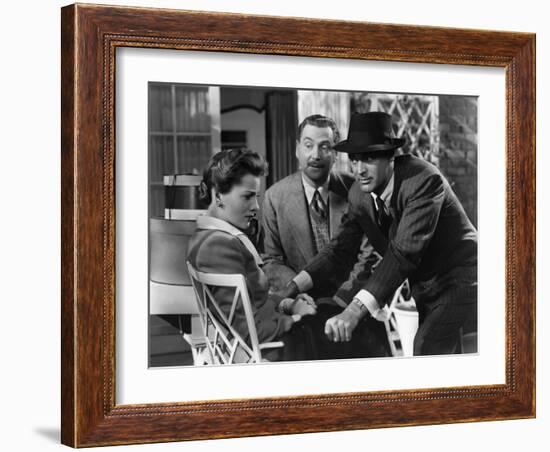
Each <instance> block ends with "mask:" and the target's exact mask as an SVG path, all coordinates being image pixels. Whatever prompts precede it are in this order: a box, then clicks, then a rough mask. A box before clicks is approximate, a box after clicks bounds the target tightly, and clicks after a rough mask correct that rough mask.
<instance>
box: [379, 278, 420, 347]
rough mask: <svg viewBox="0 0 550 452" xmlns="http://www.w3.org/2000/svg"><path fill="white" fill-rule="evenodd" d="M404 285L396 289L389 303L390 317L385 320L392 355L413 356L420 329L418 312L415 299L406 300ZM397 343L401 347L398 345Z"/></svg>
mask: <svg viewBox="0 0 550 452" xmlns="http://www.w3.org/2000/svg"><path fill="white" fill-rule="evenodd" d="M402 289H403V285H401V286H399V288H398V289H397V290H396V291H395V294H394V295H393V298H392V301H391V303H390V305H389V310H390V318H389V319H388V320H386V321H385V322H384V326H385V327H386V334H387V336H388V341H389V343H390V350H391V354H392V356H413V343H414V336H415V334H416V331H417V329H418V312H417V311H416V306H415V304H414V300H413V299H412V298H411V299H410V301H406V300H405V298H404V297H403V293H402ZM397 344H399V345H400V347H399V348H398V347H397Z"/></svg>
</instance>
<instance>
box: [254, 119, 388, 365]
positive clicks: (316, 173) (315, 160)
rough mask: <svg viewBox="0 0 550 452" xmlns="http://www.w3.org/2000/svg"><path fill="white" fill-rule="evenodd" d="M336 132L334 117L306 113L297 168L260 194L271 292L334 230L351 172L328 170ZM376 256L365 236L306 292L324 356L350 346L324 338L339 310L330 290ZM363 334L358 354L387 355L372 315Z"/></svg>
mask: <svg viewBox="0 0 550 452" xmlns="http://www.w3.org/2000/svg"><path fill="white" fill-rule="evenodd" d="M339 137H340V134H339V131H338V127H337V125H336V123H335V121H334V120H333V119H331V118H328V117H326V116H322V115H319V114H315V115H311V116H308V117H306V118H305V119H304V120H303V121H301V123H300V124H299V125H298V139H297V141H296V158H297V160H298V167H299V169H298V171H297V172H295V173H293V174H291V175H289V176H287V177H285V178H283V179H281V180H280V181H278V182H277V183H275V184H274V185H272V186H271V187H269V189H268V190H267V191H266V193H265V197H264V202H263V205H262V232H263V248H264V250H263V254H262V258H263V261H264V265H263V267H262V270H263V271H264V272H265V274H266V276H267V277H268V279H269V285H270V288H271V289H273V290H275V291H277V290H280V289H281V288H283V287H284V286H286V284H287V283H288V282H289V281H290V280H291V279H292V278H293V277H294V276H296V274H297V273H298V272H299V271H300V270H302V268H304V266H305V265H306V264H307V263H308V262H309V261H310V260H311V259H312V258H313V257H314V256H315V255H316V254H317V253H318V252H319V251H321V250H322V249H323V248H324V247H325V246H326V245H327V244H328V243H329V242H330V240H331V238H333V237H335V236H336V234H337V232H338V228H339V225H340V224H341V222H342V216H343V214H344V212H345V210H346V209H347V206H348V202H347V197H348V191H349V189H350V188H351V187H352V185H353V183H354V178H353V176H352V175H351V174H349V173H342V172H337V171H335V170H334V169H333V165H334V162H335V158H336V153H335V151H334V145H335V144H336V143H337V142H338V141H339ZM379 259H380V256H379V255H378V254H377V253H375V252H374V251H373V248H372V245H370V243H369V242H368V240H366V239H364V240H363V241H362V244H361V247H360V251H359V253H356V254H355V256H353V257H351V258H350V259H348V261H347V262H346V264H345V265H341V266H340V267H339V268H338V269H337V271H334V272H333V273H332V274H331V275H330V276H329V277H327V278H325V279H324V280H323V282H322V283H319V284H317V285H316V286H315V287H312V289H311V290H310V291H309V292H308V294H309V295H310V296H312V297H313V298H315V300H316V302H317V304H318V310H317V315H316V316H315V317H316V319H315V321H316V322H318V323H319V328H315V331H319V332H320V336H321V337H319V338H318V339H319V343H320V347H319V348H320V350H319V353H320V354H321V356H322V357H323V358H327V359H329V358H336V357H345V356H346V353H348V352H349V353H350V354H351V350H352V349H353V348H354V347H353V346H355V344H351V345H352V347H347V346H344V344H337V345H335V344H331V343H327V342H328V341H327V338H326V337H325V335H324V334H323V328H324V324H325V322H326V320H327V319H328V318H330V317H332V316H334V315H335V314H337V313H338V312H340V311H341V310H342V305H341V304H340V305H338V304H337V301H336V299H333V298H332V296H333V294H334V293H335V292H336V291H337V290H338V288H339V286H340V285H341V284H342V283H343V282H344V281H346V279H348V278H349V274H350V271H351V272H353V271H364V268H367V269H369V270H370V268H371V265H372V264H374V263H376V262H378V261H379ZM356 262H357V265H356V266H355V268H352V267H354V264H355V263H356ZM352 274H353V273H352ZM344 307H345V305H344ZM310 321H313V320H311V319H310ZM362 333H363V334H362V336H363V337H361V341H360V343H358V346H357V347H355V349H357V350H359V347H361V354H360V356H362V357H372V356H386V355H387V354H388V342H387V338H386V331H385V328H384V325H382V324H380V323H379V322H376V320H374V319H373V320H372V321H370V322H369V328H368V330H365V331H364V332H362ZM356 336H359V334H356ZM356 339H359V338H356ZM354 356H357V357H358V356H359V354H356V355H354Z"/></svg>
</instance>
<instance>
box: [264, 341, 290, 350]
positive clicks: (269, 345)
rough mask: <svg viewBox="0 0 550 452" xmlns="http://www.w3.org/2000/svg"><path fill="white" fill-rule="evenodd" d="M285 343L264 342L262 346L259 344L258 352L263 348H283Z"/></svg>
mask: <svg viewBox="0 0 550 452" xmlns="http://www.w3.org/2000/svg"><path fill="white" fill-rule="evenodd" d="M284 345H285V343H284V342H283V341H278V342H264V343H263V344H259V345H258V347H259V348H260V350H263V349H265V348H280V347H284Z"/></svg>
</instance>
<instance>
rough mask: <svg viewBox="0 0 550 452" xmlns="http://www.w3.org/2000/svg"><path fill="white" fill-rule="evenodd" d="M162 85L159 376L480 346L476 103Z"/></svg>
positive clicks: (153, 180) (152, 277)
mask: <svg viewBox="0 0 550 452" xmlns="http://www.w3.org/2000/svg"><path fill="white" fill-rule="evenodd" d="M147 89H148V98H147V99H148V118H147V123H148V181H147V184H148V218H147V221H148V231H149V235H148V241H149V248H148V249H149V253H148V277H149V281H148V288H149V297H148V301H149V306H148V313H149V328H148V334H149V337H148V344H149V347H148V363H149V367H150V368H159V367H171V366H176V367H179V366H204V365H227V364H246V363H276V362H284V361H315V360H337V359H369V358H388V359H389V358H394V357H404V358H412V357H418V356H429V355H461V354H475V353H477V352H478V304H477V298H478V265H477V263H478V233H477V223H478V166H477V161H478V98H477V97H476V96H472V95H468V96H466V95H456V94H453V95H442V94H437V95H434V94H430V93H391V92H376V91H372V92H369V91H361V92H357V91H331V90H323V91H322V90H313V89H307V88H280V87H252V86H229V85H227V86H213V85H197V84H184V83H169V82H155V81H150V82H149V83H148V87H147ZM144 183H145V181H144ZM144 221H145V219H144Z"/></svg>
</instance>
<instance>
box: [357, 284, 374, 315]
mask: <svg viewBox="0 0 550 452" xmlns="http://www.w3.org/2000/svg"><path fill="white" fill-rule="evenodd" d="M354 298H357V299H358V300H359V301H360V302H361V303H362V304H363V306H365V308H367V309H368V311H369V312H370V315H373V314H374V313H375V312H376V311H378V309H380V306H379V305H378V302H377V301H376V298H374V295H372V294H371V293H370V292H369V291H368V290H365V289H363V290H360V291H359V292H357V294H356V295H355V297H354Z"/></svg>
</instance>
